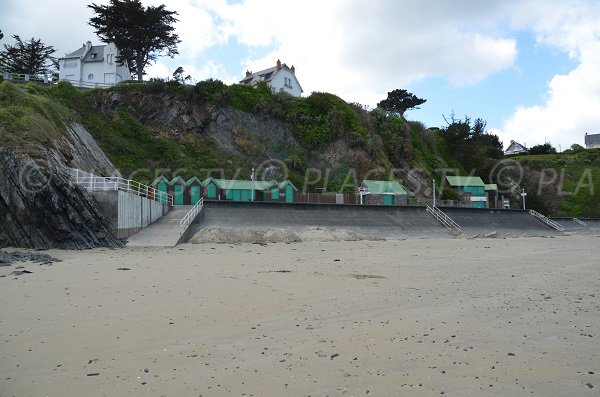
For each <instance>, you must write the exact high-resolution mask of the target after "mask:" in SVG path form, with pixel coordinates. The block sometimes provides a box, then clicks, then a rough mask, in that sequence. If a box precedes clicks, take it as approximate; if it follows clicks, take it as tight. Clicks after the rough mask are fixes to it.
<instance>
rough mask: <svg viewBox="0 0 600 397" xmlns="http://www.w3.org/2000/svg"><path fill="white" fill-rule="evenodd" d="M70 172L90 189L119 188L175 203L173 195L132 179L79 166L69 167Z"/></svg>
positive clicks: (79, 182) (161, 201) (76, 179)
mask: <svg viewBox="0 0 600 397" xmlns="http://www.w3.org/2000/svg"><path fill="white" fill-rule="evenodd" d="M69 172H70V174H71V176H72V178H73V179H74V180H75V183H77V184H78V185H81V186H83V188H84V189H86V190H88V191H107V190H119V191H123V192H128V193H132V194H135V195H137V196H141V197H146V198H148V199H150V200H154V201H158V202H159V203H162V204H168V205H173V195H171V194H168V193H166V192H162V191H160V190H157V189H155V188H153V187H152V186H148V185H144V184H143V183H140V182H137V181H134V180H131V179H124V178H121V177H114V176H111V177H104V176H97V175H94V174H92V173H89V172H85V171H82V170H80V169H77V168H69Z"/></svg>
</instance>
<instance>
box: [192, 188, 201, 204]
mask: <svg viewBox="0 0 600 397" xmlns="http://www.w3.org/2000/svg"><path fill="white" fill-rule="evenodd" d="M190 198H191V199H192V205H194V204H196V203H197V202H198V201H200V186H195V185H192V186H190Z"/></svg>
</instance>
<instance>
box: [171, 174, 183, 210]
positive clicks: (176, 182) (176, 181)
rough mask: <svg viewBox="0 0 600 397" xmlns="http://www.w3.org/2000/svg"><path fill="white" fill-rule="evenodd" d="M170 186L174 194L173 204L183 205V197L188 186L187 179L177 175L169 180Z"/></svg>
mask: <svg viewBox="0 0 600 397" xmlns="http://www.w3.org/2000/svg"><path fill="white" fill-rule="evenodd" d="M169 186H170V189H169V190H170V191H171V194H172V195H173V205H183V197H184V194H185V187H186V184H185V180H184V179H183V178H182V177H180V176H176V177H175V178H173V179H172V180H171V181H170V182H169Z"/></svg>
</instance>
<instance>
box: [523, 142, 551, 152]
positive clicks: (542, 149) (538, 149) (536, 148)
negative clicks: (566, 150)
mask: <svg viewBox="0 0 600 397" xmlns="http://www.w3.org/2000/svg"><path fill="white" fill-rule="evenodd" d="M553 153H556V149H555V148H554V147H553V146H552V145H550V144H549V143H544V144H543V145H535V146H533V147H531V148H529V154H553Z"/></svg>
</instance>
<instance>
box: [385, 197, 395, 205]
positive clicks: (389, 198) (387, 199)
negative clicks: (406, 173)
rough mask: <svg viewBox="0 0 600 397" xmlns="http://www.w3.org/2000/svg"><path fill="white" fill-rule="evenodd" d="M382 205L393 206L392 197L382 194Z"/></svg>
mask: <svg viewBox="0 0 600 397" xmlns="http://www.w3.org/2000/svg"><path fill="white" fill-rule="evenodd" d="M383 204H384V205H392V204H394V196H392V195H391V194H384V195H383Z"/></svg>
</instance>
